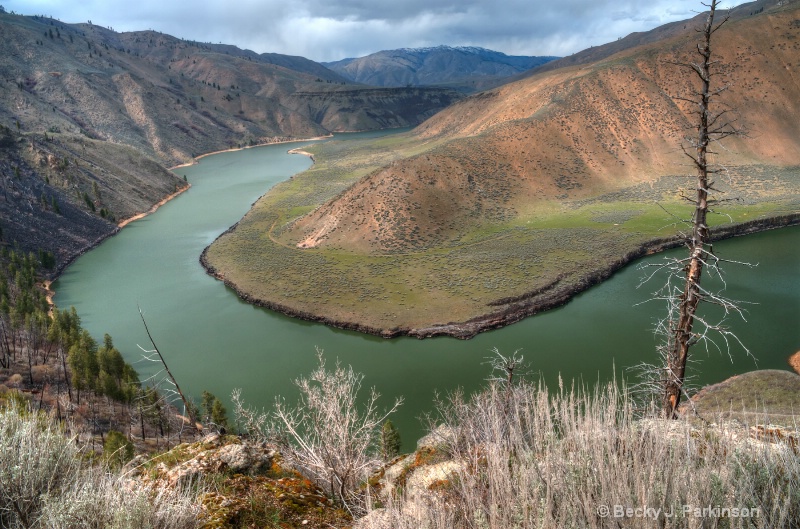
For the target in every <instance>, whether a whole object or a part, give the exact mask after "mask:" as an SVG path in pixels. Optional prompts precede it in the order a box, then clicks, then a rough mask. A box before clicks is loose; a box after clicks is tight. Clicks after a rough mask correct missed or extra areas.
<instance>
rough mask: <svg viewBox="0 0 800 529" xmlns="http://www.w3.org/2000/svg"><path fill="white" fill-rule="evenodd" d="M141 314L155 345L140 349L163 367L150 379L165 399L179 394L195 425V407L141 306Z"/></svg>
mask: <svg viewBox="0 0 800 529" xmlns="http://www.w3.org/2000/svg"><path fill="white" fill-rule="evenodd" d="M139 316H141V318H142V324H143V325H144V330H145V332H147V338H148V339H149V340H150V344H151V345H152V346H153V348H152V349H145V348H143V347H142V346H139V349H141V350H142V352H143V353H144V358H145V359H146V360H148V361H150V362H156V363H158V364H161V367H162V368H163V369H162V370H161V371H159V372H157V373H156V374H154V375H153V376H152V377H150V381H152V382H155V384H154V387H156V388H157V389H159V390H160V391H161V392H162V393H163V394H164V397H165V399H167V398H170V397H172V396H177V397H179V398H180V400H181V402H182V403H183V409H184V414H185V415H186V416H187V417H188V418H189V422H190V423H191V424H192V426H194V425H195V424H196V423H197V417H196V416H195V413H194V409H195V407H194V406H193V405H192V403H191V401H189V400H188V399H187V398H186V396H185V395H184V394H183V391H181V388H180V386H179V385H178V381H177V380H176V379H175V377H174V376H173V375H172V372H171V371H170V370H169V367H168V366H167V362H166V360H164V357H163V356H162V355H161V351H160V350H159V349H158V346H157V345H156V342H155V340H153V336H152V335H151V334H150V329H149V328H148V327H147V322H146V321H145V319H144V313H143V312H142V309H141V308H139ZM146 382H147V381H146ZM142 430H143V431H144V428H142Z"/></svg>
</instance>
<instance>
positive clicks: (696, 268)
mask: <svg viewBox="0 0 800 529" xmlns="http://www.w3.org/2000/svg"><path fill="white" fill-rule="evenodd" d="M717 4H718V1H717V0H712V1H711V4H710V5H709V6H708V7H709V13H708V17H707V18H706V23H705V25H704V27H703V30H702V34H703V41H702V42H701V43H700V44H698V46H697V52H698V54H699V55H700V57H701V58H702V61H701V62H700V63H689V64H682V66H686V67H689V68H690V69H691V70H692V71H694V73H695V74H696V75H697V76H698V77H699V79H700V82H701V87H700V91H698V92H696V94H695V96H696V99H693V100H691V102H693V103H695V104H697V106H698V110H697V119H698V120H697V138H696V140H695V141H694V142H693V143H694V144H695V145H694V148H695V153H694V154H691V153H689V152H686V155H687V156H689V158H691V159H692V161H693V163H694V166H695V168H696V170H697V194H696V196H695V197H694V200H693V202H694V206H695V210H694V214H693V216H692V235H691V238H690V240H689V244H688V245H689V262H688V265H687V266H686V283H685V286H684V289H683V294H682V295H681V297H680V303H679V306H678V321H677V324H675V326H674V327H673V337H672V340H671V343H670V345H669V351H668V352H667V355H666V361H667V365H666V378H665V380H664V400H663V410H664V415H665V416H666V417H670V418H671V417H674V416H675V410H676V409H677V408H678V405H679V404H680V401H681V392H682V389H683V382H684V378H685V375H686V362H687V360H688V358H689V348H690V347H691V346H692V345H693V343H694V342H696V341H697V337H696V336H695V334H694V333H693V331H692V328H693V326H694V323H695V314H696V313H697V306H698V304H699V303H700V301H701V300H702V299H703V295H702V292H701V290H700V278H701V275H702V272H703V266H704V264H705V262H706V259H707V257H708V255H709V253H710V252H709V250H707V249H706V245H707V244H708V242H709V229H708V224H707V220H706V219H707V216H708V206H709V195H708V192H709V189H710V188H711V186H710V184H709V175H710V174H711V173H713V171H712V170H710V169H709V164H708V154H709V152H708V146H709V143H710V142H711V140H712V136H714V135H717V136H719V137H721V136H724V135H728V129H727V127H725V126H723V127H720V128H714V127H715V122H716V120H717V118H719V117H720V116H721V115H722V114H721V113H719V114H716V115H712V114H711V113H710V111H709V103H710V101H711V98H712V97H713V96H714V95H716V94H718V93H719V91H717V92H714V93H712V92H711V65H712V64H713V62H712V60H711V37H712V35H713V34H714V32H716V30H717V29H719V27H720V26H721V25H722V24H724V23H725V22H726V21H727V20H728V18H727V17H725V18H724V19H723V20H722V22H721V23H720V24H718V25H717V26H714V15H715V12H716V8H717ZM723 128H724V129H725V130H724V131H723ZM716 139H719V138H716Z"/></svg>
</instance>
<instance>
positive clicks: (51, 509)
mask: <svg viewBox="0 0 800 529" xmlns="http://www.w3.org/2000/svg"><path fill="white" fill-rule="evenodd" d="M85 461H86V460H85V459H84V458H83V457H82V454H81V450H80V447H79V446H78V445H77V444H76V443H75V440H74V439H71V438H68V437H66V436H65V435H64V433H63V431H62V429H61V427H60V425H58V424H55V423H54V422H53V421H51V420H49V419H48V418H46V417H44V416H42V415H40V414H32V413H29V412H27V411H26V410H24V409H21V408H19V407H17V406H16V405H12V406H11V407H7V408H0V527H3V528H8V529H18V528H25V529H29V528H30V529H34V528H43V527H47V528H52V529H68V528H69V529H73V528H74V529H77V528H86V529H90V528H98V529H99V528H120V529H123V528H125V529H127V528H131V529H133V528H140V527H150V528H153V529H168V528H176V529H183V528H191V527H198V526H199V522H198V518H197V516H198V514H199V509H198V507H197V505H196V504H194V502H193V500H192V495H191V494H189V492H188V491H174V490H170V489H163V488H156V487H150V486H143V485H142V484H141V483H136V482H132V481H129V480H127V479H125V478H123V477H120V476H118V475H115V474H110V473H107V472H106V471H105V470H104V469H103V468H101V467H97V466H90V465H88V464H87V463H86V462H85Z"/></svg>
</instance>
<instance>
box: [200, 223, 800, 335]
mask: <svg viewBox="0 0 800 529" xmlns="http://www.w3.org/2000/svg"><path fill="white" fill-rule="evenodd" d="M795 225H800V213H795V214H789V215H781V216H778V217H770V218H766V219H758V220H753V221H749V222H744V223H740V224H733V225H730V226H725V227H722V228H719V229H717V230H715V231H714V232H713V233H712V240H713V241H719V240H722V239H728V238H731V237H737V236H740V235H748V234H751V233H756V232H760V231H766V230H769V229H776V228H784V227H788V226H795ZM237 226H238V223H236V224H234V225H233V226H231V227H230V228H228V229H227V230H225V232H224V233H222V234H220V236H219V237H222V236H223V235H225V234H227V233H230V232H232V231H233V230H235V229H236V227H237ZM683 242H684V239H682V238H680V237H677V236H675V237H669V238H663V239H655V240H652V241H649V242H647V243H645V244H643V245H641V246H640V247H639V248H638V249H637V250H634V251H631V252H628V253H627V254H625V255H624V256H622V257H620V258H619V259H617V260H616V261H614V262H612V263H610V264H608V265H607V266H606V267H604V268H602V269H600V270H596V271H594V272H592V273H590V274H587V275H586V276H584V277H583V279H582V280H581V281H580V282H579V283H577V284H570V285H566V286H563V287H559V283H560V279H559V278H557V279H556V280H554V281H553V282H552V283H551V284H550V285H547V286H546V287H544V288H539V289H537V290H535V291H531V292H528V293H523V294H521V295H519V296H515V297H513V298H504V299H500V300H497V301H495V302H493V303H490V305H492V306H498V305H506V307H505V308H503V309H501V310H497V311H493V312H489V313H487V314H484V315H481V316H477V317H475V318H472V319H470V320H467V321H465V322H451V323H445V324H440V325H432V326H429V327H425V328H420V329H409V328H402V327H395V328H391V329H380V328H376V327H372V326H369V325H365V324H361V323H357V322H348V321H338V320H334V319H331V318H327V317H326V316H324V315H322V314H315V313H311V312H307V311H302V310H297V309H294V308H292V307H287V306H285V305H282V304H280V303H275V302H272V301H266V300H262V299H258V298H254V297H253V296H250V295H249V294H247V293H246V292H243V291H241V290H240V289H239V288H238V287H237V285H236V284H235V283H233V282H232V281H230V280H229V279H227V278H225V276H224V275H223V274H222V273H221V272H219V271H218V270H217V269H216V268H215V267H213V266H212V265H211V264H210V263H209V262H208V259H207V255H206V254H207V252H208V248H209V247H210V245H209V247H206V248H205V249H204V250H203V252H202V253H201V254H200V264H201V265H202V266H203V268H204V269H205V271H206V273H207V274H209V275H211V276H213V277H215V278H216V279H218V280H220V281H222V282H223V283H225V285H226V286H227V287H228V288H230V289H231V290H233V291H234V292H236V294H237V295H238V296H239V298H241V299H242V300H243V301H246V302H247V303H250V304H252V305H256V306H259V307H263V308H266V309H269V310H274V311H276V312H280V313H281V314H285V315H286V316H291V317H293V318H299V319H302V320H306V321H311V322H316V323H322V324H325V325H329V326H331V327H336V328H339V329H344V330H351V331H357V332H362V333H366V334H372V335H376V336H381V337H383V338H395V337H398V336H411V337H414V338H419V339H423V338H432V337H435V336H450V337H453V338H459V339H463V340H468V339H470V338H473V337H475V336H476V335H477V334H479V333H481V332H485V331H489V330H492V329H498V328H500V327H505V326H506V325H510V324H512V323H516V322H518V321H520V320H522V319H524V318H527V317H528V316H532V315H534V314H538V313H540V312H544V311H546V310H550V309H554V308H556V307H560V306H562V305H564V304H566V303H567V302H568V301H569V300H570V299H572V298H573V297H574V296H576V295H577V294H580V293H581V292H583V291H585V290H587V289H589V288H590V287H592V286H595V285H597V284H599V283H601V282H603V281H605V280H606V279H608V278H609V277H611V276H612V275H613V274H614V273H615V272H617V271H618V270H620V269H621V268H623V267H624V266H626V265H628V264H630V263H631V262H632V261H635V260H636V259H639V258H640V257H644V256H646V255H650V254H654V253H657V252H661V251H664V250H668V249H671V248H676V247H678V246H681V244H683ZM212 244H213V243H212Z"/></svg>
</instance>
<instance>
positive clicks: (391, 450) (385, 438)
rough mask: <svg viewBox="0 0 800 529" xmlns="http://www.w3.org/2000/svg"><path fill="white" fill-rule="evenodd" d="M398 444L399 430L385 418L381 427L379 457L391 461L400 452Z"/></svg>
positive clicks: (399, 443) (399, 442) (399, 444)
mask: <svg viewBox="0 0 800 529" xmlns="http://www.w3.org/2000/svg"><path fill="white" fill-rule="evenodd" d="M400 446H401V441H400V432H399V431H397V428H395V426H394V424H392V421H390V420H387V421H386V422H385V423H383V427H382V428H381V458H382V459H383V460H384V461H391V460H392V459H394V458H395V457H397V455H398V454H399V453H400Z"/></svg>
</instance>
